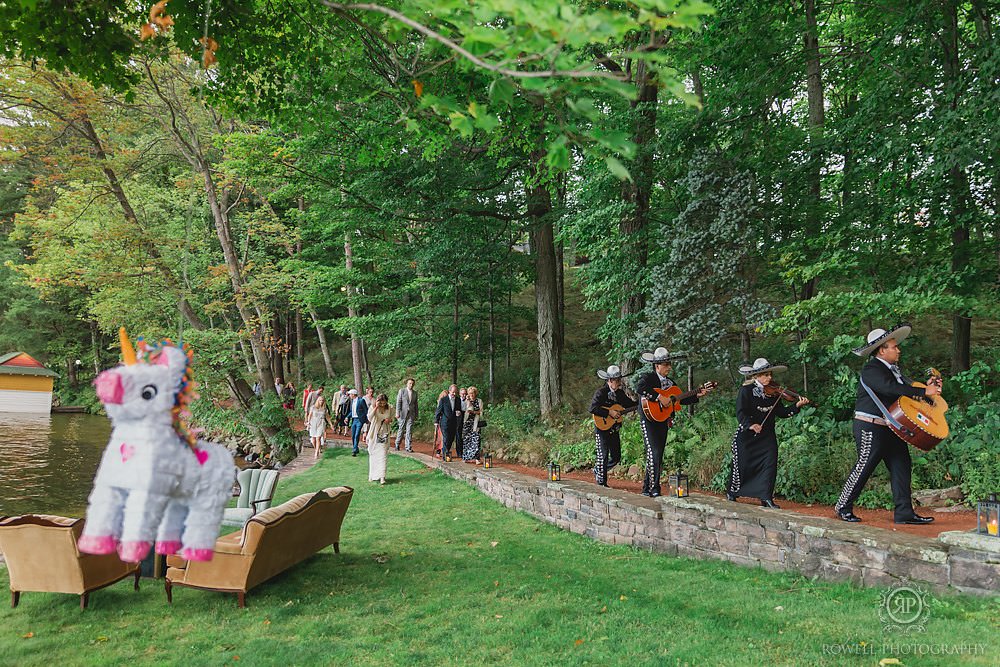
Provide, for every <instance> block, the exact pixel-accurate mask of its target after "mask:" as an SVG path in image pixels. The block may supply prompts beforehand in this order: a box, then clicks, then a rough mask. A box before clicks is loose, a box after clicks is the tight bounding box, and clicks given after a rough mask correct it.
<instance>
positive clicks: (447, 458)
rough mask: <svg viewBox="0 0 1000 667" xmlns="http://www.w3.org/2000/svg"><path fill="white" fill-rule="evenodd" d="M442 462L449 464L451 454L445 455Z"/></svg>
mask: <svg viewBox="0 0 1000 667" xmlns="http://www.w3.org/2000/svg"><path fill="white" fill-rule="evenodd" d="M444 460H445V461H447V462H448V463H451V454H445V455H444Z"/></svg>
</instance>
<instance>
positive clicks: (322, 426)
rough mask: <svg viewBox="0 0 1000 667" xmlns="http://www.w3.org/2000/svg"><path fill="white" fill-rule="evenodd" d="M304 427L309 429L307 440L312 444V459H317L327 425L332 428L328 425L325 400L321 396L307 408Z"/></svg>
mask: <svg viewBox="0 0 1000 667" xmlns="http://www.w3.org/2000/svg"><path fill="white" fill-rule="evenodd" d="M306 425H307V427H308V429H309V440H310V441H311V442H312V446H313V450H314V452H315V453H314V455H313V458H314V459H318V458H319V453H320V449H321V448H322V447H323V436H324V435H325V434H326V427H327V425H329V426H330V428H333V424H331V423H330V416H329V415H328V414H327V412H326V400H325V399H324V398H323V396H322V395H321V396H317V397H316V400H315V401H313V404H312V407H311V408H309V414H308V415H306Z"/></svg>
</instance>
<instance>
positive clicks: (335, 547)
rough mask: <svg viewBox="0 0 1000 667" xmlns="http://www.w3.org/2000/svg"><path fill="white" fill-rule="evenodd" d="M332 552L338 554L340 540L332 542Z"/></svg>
mask: <svg viewBox="0 0 1000 667" xmlns="http://www.w3.org/2000/svg"><path fill="white" fill-rule="evenodd" d="M333 553H335V554H339V553H340V542H334V543H333Z"/></svg>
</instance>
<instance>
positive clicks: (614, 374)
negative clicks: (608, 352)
mask: <svg viewBox="0 0 1000 667" xmlns="http://www.w3.org/2000/svg"><path fill="white" fill-rule="evenodd" d="M597 377H599V378H601V379H602V380H620V379H622V378H623V377H625V376H624V375H623V374H622V369H621V368H620V367H619V366H614V365H611V366H608V370H606V371H601V370H599V371H597Z"/></svg>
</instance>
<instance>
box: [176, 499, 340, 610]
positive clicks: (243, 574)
mask: <svg viewBox="0 0 1000 667" xmlns="http://www.w3.org/2000/svg"><path fill="white" fill-rule="evenodd" d="M353 495H354V489H352V488H350V487H348V486H339V487H331V488H327V489H323V490H322V491H317V492H315V493H306V494H303V495H301V496H297V497H295V498H292V499H291V500H289V501H288V502H286V503H282V504H281V505H278V506H277V507H271V508H269V509H266V510H264V511H262V512H260V513H258V514H256V515H254V517H253V518H251V519H250V520H249V521H247V523H246V525H245V526H244V527H243V530H241V531H237V532H235V533H231V534H229V535H226V536H224V537H221V538H219V540H218V541H217V542H216V543H215V553H214V555H213V557H212V560H210V561H204V562H200V561H185V560H184V559H183V558H180V557H179V556H169V557H167V576H166V581H165V583H164V586H165V588H166V593H167V601H168V602H171V603H172V602H173V592H172V589H173V587H174V586H187V587H190V588H201V589H204V590H210V591H221V592H224V593H236V599H237V602H238V604H239V606H240V607H245V606H246V594H247V591H249V590H250V589H251V588H253V587H254V586H257V585H258V584H261V583H263V582H265V581H267V580H268V579H270V578H271V577H273V576H275V575H277V574H279V573H281V572H284V571H285V570H287V569H288V568H290V567H292V566H293V565H296V564H297V563H299V562H301V561H303V560H305V559H306V558H308V557H310V556H312V555H313V554H315V553H316V552H318V551H319V550H320V549H322V548H324V547H327V546H329V545H331V544H332V545H333V550H334V551H335V552H337V553H340V526H341V524H342V523H343V522H344V515H345V514H346V513H347V508H348V506H349V505H350V504H351V497H352V496H353Z"/></svg>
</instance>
